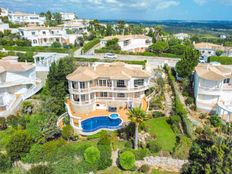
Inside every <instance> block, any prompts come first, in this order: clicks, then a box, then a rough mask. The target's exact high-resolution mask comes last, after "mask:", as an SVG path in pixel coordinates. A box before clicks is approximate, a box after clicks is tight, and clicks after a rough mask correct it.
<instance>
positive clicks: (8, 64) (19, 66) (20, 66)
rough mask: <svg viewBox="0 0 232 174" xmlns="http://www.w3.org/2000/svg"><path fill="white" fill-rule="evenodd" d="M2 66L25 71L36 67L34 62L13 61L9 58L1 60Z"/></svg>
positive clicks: (12, 70) (16, 70)
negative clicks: (8, 59)
mask: <svg viewBox="0 0 232 174" xmlns="http://www.w3.org/2000/svg"><path fill="white" fill-rule="evenodd" d="M0 67H3V68H4V69H5V71H10V72H24V71H28V70H30V69H32V68H34V66H33V64H32V63H24V62H11V61H7V60H0Z"/></svg>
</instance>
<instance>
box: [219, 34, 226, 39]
mask: <svg viewBox="0 0 232 174" xmlns="http://www.w3.org/2000/svg"><path fill="white" fill-rule="evenodd" d="M219 37H220V39H226V38H227V37H226V35H224V34H221V35H220V36H219Z"/></svg>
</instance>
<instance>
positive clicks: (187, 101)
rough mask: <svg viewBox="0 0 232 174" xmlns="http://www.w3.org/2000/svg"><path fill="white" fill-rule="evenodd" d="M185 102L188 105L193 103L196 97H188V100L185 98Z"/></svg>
mask: <svg viewBox="0 0 232 174" xmlns="http://www.w3.org/2000/svg"><path fill="white" fill-rule="evenodd" d="M185 103H186V104H187V105H191V104H193V103H194V98H193V97H188V98H187V99H186V100H185Z"/></svg>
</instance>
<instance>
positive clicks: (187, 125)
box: [164, 65, 193, 138]
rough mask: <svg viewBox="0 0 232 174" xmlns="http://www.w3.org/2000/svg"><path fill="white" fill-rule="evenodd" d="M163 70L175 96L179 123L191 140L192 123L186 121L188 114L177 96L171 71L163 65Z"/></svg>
mask: <svg viewBox="0 0 232 174" xmlns="http://www.w3.org/2000/svg"><path fill="white" fill-rule="evenodd" d="M164 69H165V70H166V73H167V75H168V80H169V83H170V85H171V87H172V90H173V92H174V95H175V112H176V115H178V116H180V118H181V123H182V126H183V128H184V131H185V133H186V134H187V135H188V137H190V138H192V137H193V130H192V123H191V122H190V120H189V119H188V117H187V113H188V112H187V110H186V108H185V106H184V104H183V103H182V102H181V100H180V98H179V96H178V92H177V89H176V84H175V77H174V76H173V75H172V72H171V69H170V68H169V67H168V65H165V67H164Z"/></svg>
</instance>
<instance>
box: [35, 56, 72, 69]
mask: <svg viewBox="0 0 232 174" xmlns="http://www.w3.org/2000/svg"><path fill="white" fill-rule="evenodd" d="M67 56H68V54H62V53H51V52H49V53H48V52H46V53H44V52H40V53H37V54H36V55H34V56H33V59H34V65H35V67H36V72H49V68H50V66H51V64H52V63H53V62H58V61H59V60H60V59H62V58H65V57H67Z"/></svg>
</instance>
